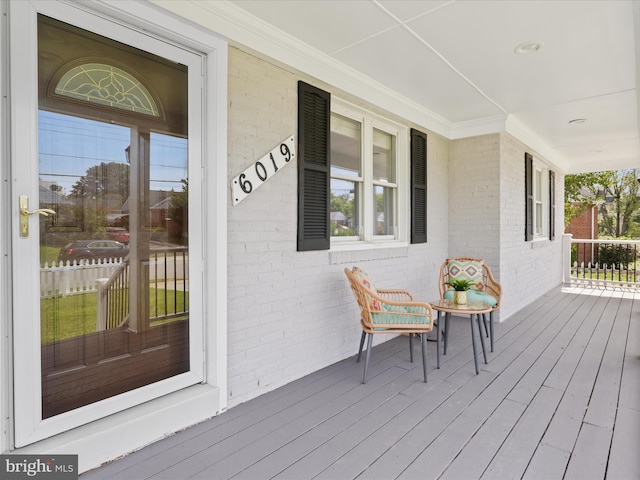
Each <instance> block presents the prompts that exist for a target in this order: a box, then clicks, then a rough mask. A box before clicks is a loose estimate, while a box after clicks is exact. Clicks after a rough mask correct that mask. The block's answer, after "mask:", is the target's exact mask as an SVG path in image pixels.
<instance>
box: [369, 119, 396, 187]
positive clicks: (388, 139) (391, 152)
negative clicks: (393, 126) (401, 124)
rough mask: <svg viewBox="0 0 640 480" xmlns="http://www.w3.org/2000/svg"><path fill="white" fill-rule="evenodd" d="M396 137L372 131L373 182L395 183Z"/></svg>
mask: <svg viewBox="0 0 640 480" xmlns="http://www.w3.org/2000/svg"><path fill="white" fill-rule="evenodd" d="M395 152H396V137H395V136H394V135H391V134H389V133H386V132H381V131H380V130H376V129H374V130H373V180H374V181H386V182H390V183H395V181H396V156H395Z"/></svg>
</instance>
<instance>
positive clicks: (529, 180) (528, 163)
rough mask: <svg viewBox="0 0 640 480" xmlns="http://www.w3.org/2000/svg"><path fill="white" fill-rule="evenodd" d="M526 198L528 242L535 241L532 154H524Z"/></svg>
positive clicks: (526, 237)
mask: <svg viewBox="0 0 640 480" xmlns="http://www.w3.org/2000/svg"><path fill="white" fill-rule="evenodd" d="M524 196H525V198H524V200H525V204H524V207H525V223H524V239H525V241H527V242H528V241H531V240H533V157H532V156H531V154H530V153H525V154H524Z"/></svg>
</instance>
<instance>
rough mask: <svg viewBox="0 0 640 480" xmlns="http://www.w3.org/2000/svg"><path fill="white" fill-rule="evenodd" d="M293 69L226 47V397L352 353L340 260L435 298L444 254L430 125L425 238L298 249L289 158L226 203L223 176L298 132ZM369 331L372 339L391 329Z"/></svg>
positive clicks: (262, 388)
mask: <svg viewBox="0 0 640 480" xmlns="http://www.w3.org/2000/svg"><path fill="white" fill-rule="evenodd" d="M299 79H300V77H298V76H297V75H295V74H293V73H291V72H288V71H286V70H283V69H282V68H280V67H277V66H275V65H272V64H270V63H268V62H265V61H263V60H260V59H258V58H256V57H254V56H252V55H250V54H248V53H246V52H242V51H240V50H238V49H235V48H230V50H229V116H228V132H229V133H228V152H229V154H228V155H229V158H228V169H229V171H228V181H229V203H228V392H229V398H228V405H229V407H232V406H234V405H237V404H238V403H241V402H243V401H246V400H249V399H251V398H254V397H256V396H258V395H261V394H263V393H265V392H267V391H270V390H273V389H275V388H277V387H279V386H281V385H284V384H286V383H289V382H291V381H293V380H296V379H298V378H300V377H302V376H304V375H307V374H309V373H311V372H313V371H316V370H319V369H321V368H323V367H325V366H327V365H330V364H332V363H335V362H336V361H339V360H342V359H344V358H346V357H350V356H353V355H355V353H356V352H357V349H358V344H359V340H360V335H361V328H360V324H359V312H358V309H357V305H356V303H355V300H354V298H353V294H352V293H351V290H350V289H349V286H348V284H347V280H346V277H345V275H344V273H343V269H344V268H345V267H351V266H352V265H354V264H358V265H360V266H361V267H362V268H364V269H365V270H367V271H368V272H369V274H370V275H371V277H372V278H373V279H374V281H375V282H376V284H377V285H379V286H382V287H389V288H393V287H396V288H405V289H408V290H410V291H411V292H412V293H413V294H414V297H415V298H416V299H419V300H424V301H429V300H433V299H435V298H437V295H438V290H437V276H438V269H439V267H440V264H441V263H442V261H443V260H444V258H446V254H447V242H448V234H447V225H448V209H447V200H448V188H449V187H448V183H447V162H448V157H449V151H448V149H449V143H450V142H449V141H448V140H446V139H443V138H442V137H439V136H437V135H435V134H429V136H428V145H427V148H428V155H429V159H428V174H429V185H428V202H429V203H428V206H429V220H428V228H429V232H428V243H427V244H421V245H408V246H404V247H403V248H398V249H396V248H394V249H384V250H367V251H357V252H353V251H350V252H339V253H337V252H328V251H319V252H297V251H296V235H297V165H296V162H291V163H290V164H288V165H287V166H286V168H282V169H280V170H279V171H278V173H277V174H276V175H274V176H273V177H272V178H270V179H269V180H268V181H267V182H266V183H264V184H263V185H262V186H261V187H260V188H259V189H258V190H256V191H255V192H254V193H252V194H251V195H250V196H249V197H248V198H246V199H245V200H244V201H242V202H241V203H240V204H238V205H236V206H235V207H234V206H232V203H231V201H230V200H231V187H230V184H231V179H232V178H233V177H235V176H236V175H238V174H240V173H241V172H242V171H243V170H244V169H246V168H247V167H249V166H250V165H252V164H253V162H255V161H256V160H257V159H259V158H260V157H262V156H263V155H265V154H266V153H268V152H269V151H270V150H271V149H272V148H274V147H275V146H277V145H278V143H279V142H280V141H281V140H283V139H284V138H286V137H287V136H288V135H290V134H295V135H297V82H298V80H299ZM307 81H308V79H307ZM323 88H327V87H326V86H324V87H323ZM327 89H328V90H329V91H331V89H330V88H327ZM333 93H334V94H336V93H335V92H333ZM347 100H353V99H348V98H347ZM407 126H408V127H410V126H412V125H407ZM427 133H429V132H427ZM378 337H379V338H377V339H376V342H380V341H384V340H387V339H389V338H390V337H387V336H384V335H381V336H378Z"/></svg>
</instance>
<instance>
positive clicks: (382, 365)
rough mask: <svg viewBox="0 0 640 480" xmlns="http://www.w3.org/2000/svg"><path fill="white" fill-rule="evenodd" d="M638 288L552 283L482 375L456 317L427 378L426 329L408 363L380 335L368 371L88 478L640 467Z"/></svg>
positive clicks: (306, 387) (635, 470)
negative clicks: (594, 288)
mask: <svg viewBox="0 0 640 480" xmlns="http://www.w3.org/2000/svg"><path fill="white" fill-rule="evenodd" d="M634 296H635V297H638V294H635V295H634V293H629V292H620V291H612V290H597V291H589V290H581V289H568V288H564V289H560V288H558V289H557V290H554V291H552V292H550V293H549V294H547V295H545V296H544V297H542V298H540V299H538V300H537V301H536V302H534V303H532V304H531V305H529V306H527V307H526V308H524V309H523V310H521V311H520V312H518V313H516V314H514V315H512V316H511V317H510V318H509V319H507V320H506V321H505V322H503V323H500V324H497V325H496V343H495V351H494V352H493V353H489V363H488V364H486V365H485V364H484V363H483V362H482V360H480V367H481V370H480V374H479V375H475V372H474V367H473V360H472V353H471V339H470V328H469V320H468V318H463V317H457V318H456V317H454V318H453V319H452V326H451V332H450V344H449V349H448V351H447V355H446V356H444V357H442V364H441V368H440V369H439V370H436V369H435V365H436V362H435V343H431V342H430V343H428V349H429V352H428V358H429V362H430V365H429V382H428V383H427V384H425V383H423V382H422V365H421V361H420V358H421V357H420V343H419V342H416V343H415V346H416V349H415V354H416V355H415V357H416V358H415V362H414V363H410V362H409V352H408V345H407V338H406V337H398V338H395V339H393V340H391V341H388V342H385V343H384V344H382V345H380V346H378V347H374V349H373V351H372V358H371V366H370V370H369V372H370V373H369V378H368V381H367V383H366V384H365V385H362V384H361V379H362V367H363V364H362V363H358V364H356V363H355V360H354V358H349V359H347V360H344V361H342V362H339V363H337V364H334V365H331V366H330V367H327V368H325V369H323V370H320V371H318V372H315V373H313V374H312V375H309V376H307V377H305V378H302V379H300V380H298V381H296V382H293V383H291V384H289V385H286V386H284V387H282V388H280V389H278V390H275V391H273V392H270V393H268V394H266V395H263V396H261V397H259V398H257V399H254V400H252V401H250V402H247V403H245V404H242V405H239V406H237V407H234V408H232V409H230V410H229V411H228V412H226V413H224V414H222V415H220V416H218V417H216V418H214V419H212V420H210V421H208V422H205V423H202V424H199V425H196V426H194V427H192V428H190V429H188V430H185V431H183V432H180V433H177V434H175V435H173V436H171V437H169V438H166V439H164V440H162V441H159V442H157V443H154V444H153V445H150V446H148V447H147V448H144V449H142V450H140V451H138V452H135V453H133V454H131V455H128V456H126V457H124V458H122V459H120V460H118V461H115V462H113V463H110V464H108V465H105V466H103V467H101V468H99V469H96V470H93V471H91V472H87V473H85V474H83V475H82V476H81V480H96V479H127V480H142V479H171V480H179V479H187V478H195V479H208V480H211V479H231V478H233V479H272V478H273V479H296V480H300V479H311V478H313V479H340V480H343V479H355V478H357V479H359V480H365V479H396V478H397V479H432V478H433V479H465V480H467V479H519V478H524V479H545V480H546V479H562V478H566V479H574V478H575V479H581V480H584V479H605V478H608V479H614V480H626V479H629V480H632V479H640V454H638V451H639V444H640V301H634ZM638 298H640V297H638ZM358 340H359V339H358V338H354V342H353V348H354V353H355V351H356V350H357V346H358V345H357V344H358ZM480 358H481V355H480Z"/></svg>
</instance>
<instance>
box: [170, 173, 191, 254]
mask: <svg viewBox="0 0 640 480" xmlns="http://www.w3.org/2000/svg"><path fill="white" fill-rule="evenodd" d="M180 182H181V183H182V191H181V192H173V193H172V194H171V202H170V203H169V208H168V211H167V213H168V215H169V219H170V225H168V226H167V227H168V229H169V235H170V237H171V239H172V240H174V241H178V242H179V243H182V244H186V243H187V242H188V233H189V182H188V180H186V179H184V178H183V179H182V180H180Z"/></svg>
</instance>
